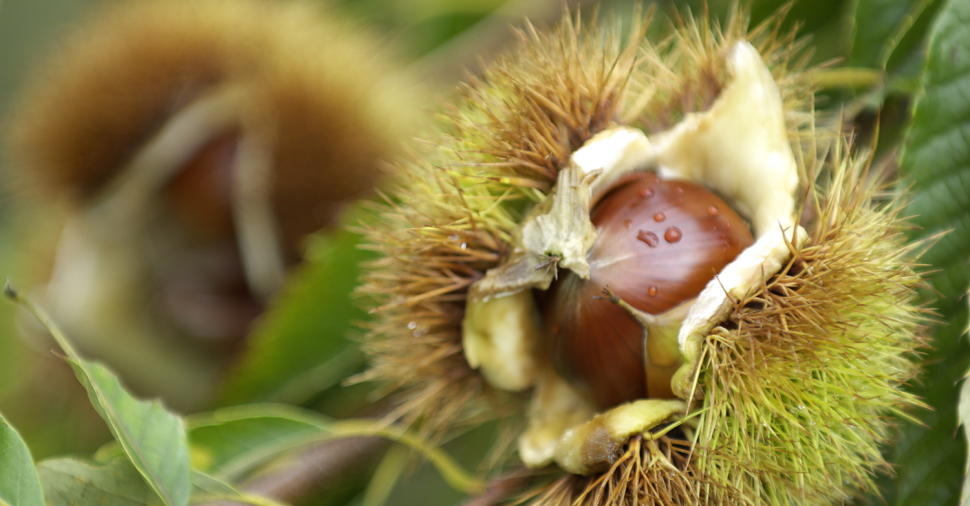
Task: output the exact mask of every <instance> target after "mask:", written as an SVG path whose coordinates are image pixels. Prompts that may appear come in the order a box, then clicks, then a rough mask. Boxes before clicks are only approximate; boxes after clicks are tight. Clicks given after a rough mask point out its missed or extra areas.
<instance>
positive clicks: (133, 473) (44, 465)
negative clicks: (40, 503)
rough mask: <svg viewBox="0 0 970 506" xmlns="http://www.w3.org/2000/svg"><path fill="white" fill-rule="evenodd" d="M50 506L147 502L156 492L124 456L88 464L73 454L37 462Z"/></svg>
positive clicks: (116, 505) (138, 505) (117, 505)
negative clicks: (68, 456) (103, 462)
mask: <svg viewBox="0 0 970 506" xmlns="http://www.w3.org/2000/svg"><path fill="white" fill-rule="evenodd" d="M37 470H38V471H39V472H40V477H41V481H42V482H43V483H44V493H45V494H46V495H47V499H48V504H49V506H90V505H92V504H106V505H107V504H110V505H111V506H128V505H130V506H146V505H150V504H159V500H158V496H157V495H156V494H155V492H154V491H152V489H151V488H149V487H148V485H147V484H146V483H145V480H144V479H143V478H142V476H141V474H139V473H138V471H137V470H136V469H135V468H134V467H132V465H131V462H129V461H128V460H126V459H115V460H112V461H111V462H108V463H105V464H100V465H98V464H91V463H88V462H84V461H81V460H77V459H72V458H58V459H51V460H45V461H43V462H41V463H40V464H38V466H37Z"/></svg>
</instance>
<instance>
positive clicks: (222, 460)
mask: <svg viewBox="0 0 970 506" xmlns="http://www.w3.org/2000/svg"><path fill="white" fill-rule="evenodd" d="M189 424H190V427H191V428H190V430H189V441H190V443H191V446H192V459H193V463H194V464H195V465H194V467H195V468H197V469H199V470H202V471H205V472H207V473H209V474H211V475H213V476H214V477H216V478H220V479H226V480H230V481H232V480H235V479H237V478H239V477H240V476H241V475H242V474H244V473H245V472H247V471H249V470H251V469H252V468H254V467H255V466H257V465H259V464H261V463H263V462H265V461H267V460H269V459H271V458H273V457H276V456H278V455H279V454H281V453H283V452H285V451H288V450H291V449H293V448H296V447H298V446H300V445H302V444H306V443H307V442H308V441H313V440H316V439H318V438H319V437H320V434H321V432H322V431H325V430H326V429H327V426H328V424H329V420H328V419H326V418H324V417H321V416H319V415H313V414H310V413H308V412H305V411H302V410H299V409H296V408H293V407H288V406H281V405H248V406H238V407H230V408H225V409H221V410H218V411H214V412H212V413H208V414H204V415H198V416H196V417H193V418H191V419H190V420H189Z"/></svg>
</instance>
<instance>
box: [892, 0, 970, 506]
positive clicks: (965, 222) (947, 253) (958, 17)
mask: <svg viewBox="0 0 970 506" xmlns="http://www.w3.org/2000/svg"><path fill="white" fill-rule="evenodd" d="M900 165H901V171H902V173H903V176H904V180H903V182H904V184H907V185H908V186H911V187H912V188H913V199H912V204H911V206H910V208H909V212H910V213H911V214H912V215H914V216H915V217H914V220H913V222H914V223H915V224H916V225H917V226H918V233H917V234H916V235H917V236H918V237H929V236H932V235H934V234H938V233H941V232H948V233H947V234H946V235H945V236H943V237H942V238H941V239H939V240H938V241H937V242H935V243H934V244H933V246H932V248H930V250H929V251H928V252H927V253H926V255H925V256H924V257H923V261H924V262H926V263H927V264H929V265H930V267H931V268H933V269H936V272H935V273H934V274H932V275H931V276H930V277H929V282H930V284H931V285H932V289H933V290H934V291H935V293H936V294H938V296H939V298H938V299H937V300H936V301H935V302H932V305H933V306H934V307H935V308H936V310H937V312H938V313H939V316H940V318H939V320H940V322H941V324H940V325H939V326H938V327H937V328H936V330H935V332H934V335H933V349H932V350H931V351H930V352H929V353H928V355H927V356H926V360H925V363H926V367H925V370H924V376H923V381H922V382H920V383H919V384H918V385H917V386H916V387H915V388H914V390H915V391H916V392H917V393H918V394H919V395H921V396H922V397H923V398H924V400H925V401H926V402H927V403H928V404H929V405H930V406H932V407H933V410H932V411H930V412H928V413H920V415H922V421H923V423H924V424H925V426H916V425H907V426H905V427H904V429H903V437H902V439H901V440H900V442H899V443H898V445H897V446H896V447H895V448H894V449H893V451H892V453H891V457H892V460H893V461H894V464H895V466H896V471H897V476H898V477H897V479H896V481H895V483H894V485H893V486H892V487H890V488H888V489H886V490H883V494H884V496H885V499H886V501H887V503H889V504H920V505H935V504H955V503H956V502H957V499H958V495H959V488H960V484H961V481H962V474H963V470H964V461H965V458H966V450H965V448H966V445H965V443H964V442H963V440H962V438H960V437H959V436H958V432H957V428H956V421H957V413H956V404H957V396H958V386H959V384H958V381H959V379H960V378H961V377H962V376H963V374H964V373H965V372H966V370H967V364H968V358H970V353H968V347H967V346H966V343H965V342H964V341H963V340H962V339H961V338H960V336H961V335H963V332H964V329H965V328H966V324H967V319H968V311H967V303H966V301H965V300H962V299H963V297H964V296H965V294H966V293H967V288H968V286H970V262H968V261H967V259H968V256H967V253H968V251H970V2H967V1H966V0H950V1H949V2H947V3H946V4H945V5H944V6H943V7H942V8H941V10H940V11H939V16H938V18H937V19H936V21H935V24H934V26H933V29H932V32H931V35H930V44H929V52H928V54H927V57H926V62H925V66H924V70H923V74H922V78H921V85H920V91H919V92H918V94H917V97H916V100H915V105H914V111H913V117H912V120H911V123H910V127H909V130H908V132H907V135H906V140H905V143H904V149H903V154H902V156H901V161H900ZM927 300H930V301H932V300H933V299H932V298H931V295H929V294H928V299H927Z"/></svg>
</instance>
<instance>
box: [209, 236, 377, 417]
mask: <svg viewBox="0 0 970 506" xmlns="http://www.w3.org/2000/svg"><path fill="white" fill-rule="evenodd" d="M359 245H360V236H359V235H357V234H355V233H352V232H348V231H344V230H338V231H334V232H330V233H328V234H323V235H318V236H315V237H314V238H313V240H312V242H311V244H310V248H309V251H308V253H307V260H306V262H305V263H304V265H303V266H302V267H300V269H299V271H298V272H297V273H296V274H295V275H294V276H291V277H290V280H289V282H288V283H289V284H288V285H287V286H286V287H285V289H284V292H283V294H282V295H281V296H280V297H279V298H278V300H277V302H276V304H275V307H274V308H273V309H272V310H271V311H270V312H269V314H268V315H266V316H264V317H263V318H262V319H261V320H260V322H259V323H258V327H257V328H256V330H255V331H254V332H253V334H252V335H251V336H250V349H249V350H248V352H247V353H246V355H245V357H244V358H243V360H242V362H241V364H240V365H239V366H238V367H237V368H236V370H235V371H233V373H232V375H231V376H230V379H229V380H228V381H227V384H226V387H225V388H224V395H223V400H224V401H225V403H226V404H239V403H243V402H252V401H263V402H287V403H294V404H295V403H301V402H306V401H307V400H308V399H309V398H310V397H312V396H313V395H314V394H316V393H318V392H321V391H323V390H324V389H326V388H328V387H330V386H333V385H336V384H337V383H339V382H340V381H341V380H342V379H344V378H345V377H346V376H347V375H349V374H351V373H353V372H355V371H357V370H358V368H359V367H360V366H361V364H362V363H363V358H362V356H361V354H360V352H359V351H358V350H357V349H356V347H355V346H352V342H351V340H350V339H349V337H350V335H351V334H352V332H353V331H354V329H355V327H354V325H355V324H357V323H360V322H361V321H363V320H364V319H365V318H366V314H365V313H364V312H363V311H362V310H361V309H360V308H359V307H358V305H357V304H355V303H354V302H353V300H352V298H351V294H352V292H353V290H354V288H355V287H356V286H357V282H358V279H359V277H360V262H362V261H364V260H367V259H370V258H372V255H371V254H369V253H366V252H364V251H362V250H360V249H359Z"/></svg>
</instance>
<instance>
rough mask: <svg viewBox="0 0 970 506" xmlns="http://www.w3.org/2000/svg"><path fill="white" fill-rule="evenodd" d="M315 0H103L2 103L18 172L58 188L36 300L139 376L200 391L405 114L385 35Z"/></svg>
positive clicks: (151, 386)
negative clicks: (12, 105)
mask: <svg viewBox="0 0 970 506" xmlns="http://www.w3.org/2000/svg"><path fill="white" fill-rule="evenodd" d="M319 7H320V6H319V5H314V6H311V5H310V4H308V3H300V2H264V1H258V0H241V1H240V0H237V1H224V0H211V1H204V2H190V1H169V2H155V1H141V0H139V1H134V2H126V3H123V4H121V3H119V4H112V5H110V6H108V7H107V8H105V9H104V10H103V12H100V13H99V14H97V15H95V16H94V17H93V18H92V19H89V20H87V22H85V23H82V25H81V26H80V27H79V28H78V30H77V33H75V34H74V36H73V37H71V38H68V39H67V40H66V41H64V42H63V43H62V44H61V45H59V46H58V48H57V50H56V51H54V54H53V55H52V57H51V58H50V59H49V60H46V61H42V62H39V64H38V65H37V69H36V75H35V76H34V78H33V80H31V81H30V82H29V83H27V86H26V87H25V89H24V94H23V97H22V98H21V101H20V103H19V108H18V109H17V110H16V112H15V114H14V115H13V116H12V117H11V118H10V121H9V124H10V135H9V143H10V146H11V151H12V152H13V154H14V158H15V160H16V162H17V168H18V169H19V170H20V172H21V173H22V176H21V177H22V178H23V179H27V180H30V179H35V180H37V181H39V182H40V183H41V184H40V185H39V186H40V187H41V188H42V189H43V190H45V192H44V193H41V194H39V195H38V199H44V198H46V197H47V196H48V195H54V196H55V197H62V196H67V197H69V199H70V210H69V212H68V216H67V219H66V223H65V224H64V228H63V232H62V234H61V238H60V240H59V245H58V247H57V252H56V255H55V259H54V261H53V262H52V266H51V268H50V281H49V283H48V285H47V287H46V288H45V290H44V299H45V300H46V303H47V304H48V305H49V306H51V308H52V309H53V310H54V312H55V314H56V316H57V318H58V319H59V320H61V321H62V322H63V323H64V324H65V325H66V327H67V328H68V331H69V332H70V333H71V334H72V335H75V336H76V337H77V338H78V339H79V340H80V341H81V344H82V346H83V347H85V348H86V349H88V351H89V353H91V354H92V355H95V356H99V357H101V358H104V359H106V360H107V361H108V362H110V363H111V365H113V366H114V367H116V368H117V369H119V370H120V372H122V374H123V375H125V376H127V377H128V379H129V380H130V381H132V382H133V383H134V384H135V386H136V387H137V388H139V389H142V390H148V391H152V392H153V393H163V394H165V395H166V396H167V397H169V398H170V400H171V401H173V402H175V403H176V404H180V405H188V406H191V405H198V404H199V403H200V402H203V401H204V400H205V399H206V397H207V396H208V394H209V392H208V391H209V390H210V389H211V387H209V386H208V385H212V384H213V383H214V381H213V380H214V379H215V378H217V377H218V374H219V371H220V370H221V369H222V367H223V366H224V365H225V364H226V363H227V361H228V360H229V359H230V358H231V355H232V354H233V352H234V351H235V350H237V349H238V348H239V344H240V343H241V342H242V338H243V337H244V336H245V335H246V333H247V332H248V330H249V327H250V324H251V323H252V321H253V319H254V318H256V317H257V316H258V315H259V314H260V312H261V311H263V310H264V309H265V307H266V305H267V302H268V301H269V299H270V298H271V297H272V296H273V294H274V293H275V292H276V290H277V289H278V288H279V287H280V285H281V284H282V282H283V279H284V277H285V275H286V272H287V270H288V269H289V268H290V267H292V266H293V265H295V264H297V263H298V262H299V261H300V258H301V254H302V245H303V241H304V239H305V238H306V237H307V236H308V235H309V234H311V233H313V232H314V231H316V230H318V229H320V228H325V227H329V226H333V225H334V224H335V223H337V221H338V220H339V219H340V214H341V211H342V209H343V208H344V206H345V204H347V203H348V202H350V201H352V200H354V199H356V198H358V197H360V196H362V195H364V194H367V193H368V192H369V190H370V189H371V188H372V187H373V185H374V184H375V183H376V182H377V180H378V178H379V174H380V172H381V164H382V161H383V160H385V159H387V158H389V157H392V156H393V155H394V153H395V151H396V150H397V147H398V141H399V140H400V139H401V137H402V136H403V134H404V132H405V130H406V128H407V127H408V124H409V122H410V119H411V118H413V117H414V116H413V115H412V114H411V113H410V109H409V108H410V107H412V106H413V104H414V103H416V101H414V100H413V99H408V98H405V97H404V95H407V94H409V93H411V92H412V91H414V90H413V87H411V86H409V85H408V84H407V79H406V78H404V76H403V74H402V73H401V72H399V71H397V70H396V69H394V68H392V67H391V65H390V63H389V58H387V57H386V55H385V54H384V53H385V52H384V51H383V50H382V48H380V47H379V44H377V43H376V42H375V41H374V40H371V39H370V38H369V37H368V35H367V34H366V33H363V32H364V30H362V28H361V27H359V26H354V25H352V24H348V23H346V22H343V21H340V20H337V19H336V14H334V13H327V12H322V9H320V8H319ZM331 10H332V9H331ZM38 201H41V200H38ZM122 343H123V344H122Z"/></svg>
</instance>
